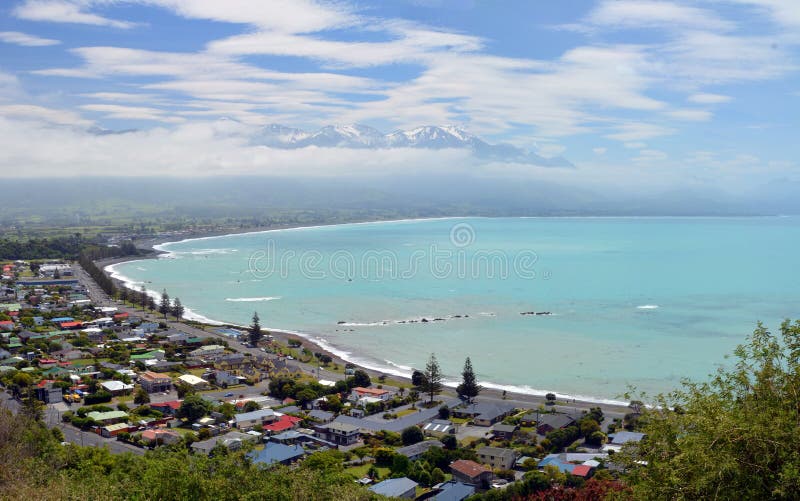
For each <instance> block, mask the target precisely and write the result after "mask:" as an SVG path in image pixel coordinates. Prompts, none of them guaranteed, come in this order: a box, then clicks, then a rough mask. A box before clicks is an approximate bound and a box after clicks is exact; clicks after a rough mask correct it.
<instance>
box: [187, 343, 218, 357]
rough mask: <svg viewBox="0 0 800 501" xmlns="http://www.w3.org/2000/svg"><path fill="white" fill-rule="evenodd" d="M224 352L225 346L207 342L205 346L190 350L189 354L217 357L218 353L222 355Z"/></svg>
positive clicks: (192, 355)
mask: <svg viewBox="0 0 800 501" xmlns="http://www.w3.org/2000/svg"><path fill="white" fill-rule="evenodd" d="M223 353H225V347H224V346H220V345H218V344H207V345H205V346H201V347H199V348H197V349H196V350H192V351H190V352H189V356H191V357H199V358H208V357H215V356H217V355H222V354H223Z"/></svg>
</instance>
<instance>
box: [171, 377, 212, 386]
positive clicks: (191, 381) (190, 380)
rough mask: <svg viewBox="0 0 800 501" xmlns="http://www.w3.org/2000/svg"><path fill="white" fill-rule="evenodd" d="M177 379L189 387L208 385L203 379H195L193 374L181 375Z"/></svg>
mask: <svg viewBox="0 0 800 501" xmlns="http://www.w3.org/2000/svg"><path fill="white" fill-rule="evenodd" d="M178 379H179V380H181V381H183V382H184V383H186V384H188V385H191V386H198V385H203V384H208V381H206V380H205V379H203V378H200V377H197V376H195V375H194V374H183V375H182V376H180V377H179V378H178Z"/></svg>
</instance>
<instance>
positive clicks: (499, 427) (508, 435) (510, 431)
mask: <svg viewBox="0 0 800 501" xmlns="http://www.w3.org/2000/svg"><path fill="white" fill-rule="evenodd" d="M516 431H517V426H516V425H513V424H502V423H501V424H496V425H494V428H492V434H493V435H494V438H496V439H497V440H511V439H512V438H513V436H514V433H515V432H516Z"/></svg>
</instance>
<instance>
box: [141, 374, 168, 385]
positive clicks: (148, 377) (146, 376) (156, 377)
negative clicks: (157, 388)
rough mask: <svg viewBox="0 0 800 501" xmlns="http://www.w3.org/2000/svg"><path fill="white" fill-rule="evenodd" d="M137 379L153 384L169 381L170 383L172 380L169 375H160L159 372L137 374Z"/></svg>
mask: <svg viewBox="0 0 800 501" xmlns="http://www.w3.org/2000/svg"><path fill="white" fill-rule="evenodd" d="M139 379H144V380H145V381H149V382H151V383H152V382H155V381H157V380H163V379H169V380H170V381H172V378H171V377H169V374H162V373H160V372H153V371H144V372H142V373H141V374H139Z"/></svg>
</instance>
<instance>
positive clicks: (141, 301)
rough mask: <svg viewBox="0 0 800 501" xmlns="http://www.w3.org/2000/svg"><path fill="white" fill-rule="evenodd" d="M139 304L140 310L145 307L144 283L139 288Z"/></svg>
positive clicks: (145, 290)
mask: <svg viewBox="0 0 800 501" xmlns="http://www.w3.org/2000/svg"><path fill="white" fill-rule="evenodd" d="M139 305H140V306H141V307H142V311H144V309H145V308H147V289H145V288H144V285H143V286H141V288H139Z"/></svg>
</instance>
